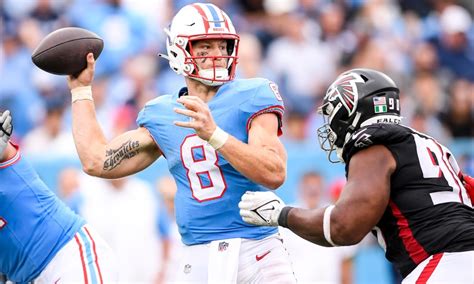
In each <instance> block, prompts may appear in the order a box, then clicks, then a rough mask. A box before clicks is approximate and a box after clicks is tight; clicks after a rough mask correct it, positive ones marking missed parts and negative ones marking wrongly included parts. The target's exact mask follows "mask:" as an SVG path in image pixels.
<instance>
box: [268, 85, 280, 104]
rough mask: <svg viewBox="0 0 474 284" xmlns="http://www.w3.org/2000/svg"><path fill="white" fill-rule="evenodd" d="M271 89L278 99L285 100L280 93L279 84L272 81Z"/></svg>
mask: <svg viewBox="0 0 474 284" xmlns="http://www.w3.org/2000/svg"><path fill="white" fill-rule="evenodd" d="M270 89H272V91H273V94H275V97H276V98H277V100H279V101H283V98H282V97H281V95H280V91H278V86H277V84H275V83H273V82H271V83H270Z"/></svg>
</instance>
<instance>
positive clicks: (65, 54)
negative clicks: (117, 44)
mask: <svg viewBox="0 0 474 284" xmlns="http://www.w3.org/2000/svg"><path fill="white" fill-rule="evenodd" d="M103 48H104V41H103V40H102V39H101V38H100V37H99V36H98V35H96V34H95V33H93V32H91V31H88V30H85V29H81V28H76V27H67V28H62V29H59V30H56V31H54V32H52V33H50V34H48V35H47V36H46V37H45V38H44V39H43V40H42V41H41V42H40V43H39V45H38V47H36V49H35V50H34V51H33V54H32V55H31V59H32V60H33V63H34V64H35V65H36V66H38V67H39V68H40V69H41V70H44V71H46V72H49V73H52V74H56V75H73V76H77V75H79V73H80V72H81V71H82V70H83V69H85V68H86V67H87V60H86V55H87V54H88V53H89V52H92V53H94V58H95V59H97V58H98V57H99V55H100V53H101V52H102V49H103Z"/></svg>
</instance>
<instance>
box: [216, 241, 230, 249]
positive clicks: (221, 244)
mask: <svg viewBox="0 0 474 284" xmlns="http://www.w3.org/2000/svg"><path fill="white" fill-rule="evenodd" d="M228 247H229V243H226V242H220V243H219V246H218V248H217V249H218V250H219V251H225V250H226V249H227V248H228Z"/></svg>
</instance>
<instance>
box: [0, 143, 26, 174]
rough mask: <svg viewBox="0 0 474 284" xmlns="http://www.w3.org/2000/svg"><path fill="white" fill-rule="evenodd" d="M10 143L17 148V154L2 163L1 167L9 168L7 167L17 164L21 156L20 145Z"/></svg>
mask: <svg viewBox="0 0 474 284" xmlns="http://www.w3.org/2000/svg"><path fill="white" fill-rule="evenodd" d="M10 144H11V145H12V146H13V147H14V148H15V149H16V154H15V156H13V158H11V159H9V160H7V161H5V162H2V163H0V169H4V168H7V167H9V166H11V165H13V164H15V163H16V162H18V161H19V160H20V158H21V154H20V147H19V146H18V145H16V144H14V143H13V142H10Z"/></svg>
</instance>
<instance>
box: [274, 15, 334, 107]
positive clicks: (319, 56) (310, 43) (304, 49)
mask: <svg viewBox="0 0 474 284" xmlns="http://www.w3.org/2000/svg"><path fill="white" fill-rule="evenodd" d="M281 20H282V21H283V22H282V23H281V25H282V29H283V36H282V37H280V38H277V39H276V40H275V41H273V42H272V43H271V44H270V45H269V47H268V54H267V58H266V64H268V66H269V67H270V68H271V70H272V71H273V72H274V73H275V80H276V82H277V83H278V85H279V86H280V88H281V91H282V93H284V94H285V106H286V107H287V108H288V110H289V111H296V112H300V113H302V114H305V115H308V114H309V113H310V112H311V111H313V110H314V108H315V105H316V100H317V97H318V96H320V95H321V94H322V92H323V89H324V88H325V87H326V84H327V83H328V82H329V81H330V79H331V78H332V77H333V75H334V73H335V71H336V66H337V64H336V63H337V60H338V57H337V56H336V53H335V51H334V50H332V49H331V48H330V46H329V45H327V44H326V43H324V42H321V41H319V40H318V29H317V25H316V24H315V23H314V21H312V20H310V19H308V18H305V17H301V16H300V15H295V14H289V15H286V16H285V17H282V19H281Z"/></svg>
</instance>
